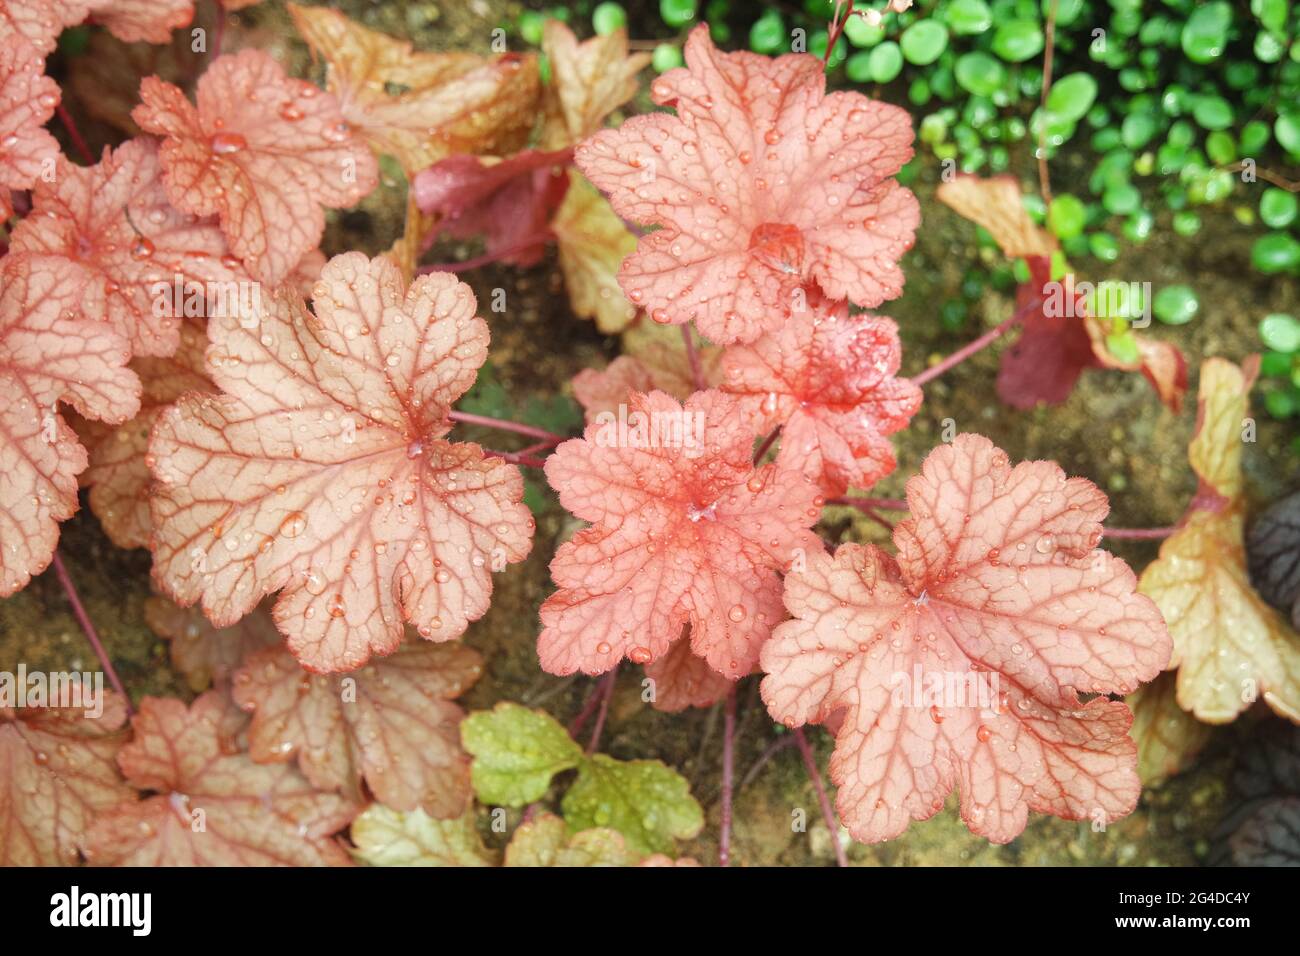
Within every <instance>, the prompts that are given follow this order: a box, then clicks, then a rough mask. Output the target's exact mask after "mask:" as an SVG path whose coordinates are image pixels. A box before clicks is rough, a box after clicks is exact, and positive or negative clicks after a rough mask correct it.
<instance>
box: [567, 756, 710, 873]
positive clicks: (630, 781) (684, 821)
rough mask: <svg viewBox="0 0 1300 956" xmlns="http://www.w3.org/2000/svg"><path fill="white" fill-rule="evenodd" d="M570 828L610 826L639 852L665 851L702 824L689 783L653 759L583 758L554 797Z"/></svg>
mask: <svg viewBox="0 0 1300 956" xmlns="http://www.w3.org/2000/svg"><path fill="white" fill-rule="evenodd" d="M560 808H561V809H562V810H563V811H564V821H565V823H566V824H568V827H569V829H570V830H573V831H582V830H587V829H590V828H592V827H610V828H612V829H614V830H617V831H618V832H619V833H621V834H622V835H623V839H624V840H626V841H627V845H628V847H629V848H630V849H631V850H633V851H635V852H639V853H671V852H673V851H674V849H675V848H676V843H675V840H689V839H690V838H691V837H693V836H695V835H696V834H697V833H699V832H700V830H701V829H702V828H703V827H704V812H703V811H702V810H701V809H700V805H699V804H698V803H696V802H695V798H694V797H692V796H691V788H690V784H688V783H687V782H686V778H684V777H683V776H682V775H681V774H679V773H678V772H677V771H675V770H673V769H672V768H671V767H668V766H666V765H665V764H663V763H662V762H661V761H658V760H626V761H624V760H615V759H614V758H612V757H607V756H605V755H604V754H594V755H593V756H591V757H588V758H587V759H586V760H585V761H584V762H583V764H582V766H581V767H579V768H578V779H577V780H575V781H574V782H573V786H571V787H570V788H569V789H568V791H567V792H566V793H565V794H564V799H563V800H561V801H560Z"/></svg>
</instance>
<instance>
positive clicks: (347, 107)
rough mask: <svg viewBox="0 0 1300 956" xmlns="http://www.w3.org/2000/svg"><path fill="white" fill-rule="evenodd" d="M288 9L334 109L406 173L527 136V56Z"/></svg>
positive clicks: (533, 75)
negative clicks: (463, 47)
mask: <svg viewBox="0 0 1300 956" xmlns="http://www.w3.org/2000/svg"><path fill="white" fill-rule="evenodd" d="M289 12H290V14H291V15H292V16H293V19H294V23H295V24H297V26H298V32H299V33H301V34H302V36H303V39H304V40H306V41H307V44H308V46H310V47H311V48H312V50H313V51H314V52H316V53H318V54H319V55H320V56H322V57H323V58H324V59H325V62H326V63H327V64H328V65H329V79H328V82H329V89H330V91H331V92H332V93H334V94H335V95H336V96H337V97H338V98H339V101H340V103H341V104H342V106H343V115H344V117H345V118H346V119H347V121H348V122H349V123H350V124H351V125H352V126H353V127H355V128H356V129H358V130H359V131H360V133H361V135H362V136H363V137H364V138H365V140H366V142H368V143H369V144H370V146H371V148H372V149H374V150H375V151H376V152H379V153H387V154H389V155H391V156H394V157H395V158H396V159H397V160H398V162H400V163H401V164H402V166H403V168H404V169H405V170H406V172H407V175H408V176H410V175H412V174H414V173H415V172H417V171H419V170H421V169H424V168H425V167H426V166H429V165H430V164H432V163H434V162H435V161H437V160H439V159H442V158H443V157H445V156H449V155H451V154H452V153H484V152H498V153H504V152H510V151H512V150H513V149H517V148H518V147H520V146H522V145H523V143H524V141H525V140H526V139H527V137H528V133H529V131H530V129H531V127H532V125H533V118H534V116H535V114H536V110H537V99H538V91H539V80H538V73H537V58H536V57H535V56H532V55H520V54H517V53H506V54H503V55H501V56H497V57H480V56H475V55H474V54H470V53H423V52H420V51H417V50H412V49H411V44H410V43H408V42H406V41H403V40H395V39H393V38H392V37H389V36H385V35H384V34H382V33H376V32H375V31H373V30H368V29H366V28H365V27H363V26H361V25H359V24H357V23H354V22H352V21H351V20H349V19H348V18H347V17H345V16H344V15H343V14H341V13H338V12H337V11H334V10H328V9H326V8H324V7H301V6H298V5H297V4H293V3H291V4H289ZM390 90H398V91H399V92H389V91H390Z"/></svg>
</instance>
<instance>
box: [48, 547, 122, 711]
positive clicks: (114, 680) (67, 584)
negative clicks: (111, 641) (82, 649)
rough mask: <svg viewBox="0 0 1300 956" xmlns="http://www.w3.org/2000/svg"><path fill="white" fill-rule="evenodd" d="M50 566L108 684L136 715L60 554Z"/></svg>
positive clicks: (56, 554) (55, 555)
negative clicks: (102, 669)
mask: <svg viewBox="0 0 1300 956" xmlns="http://www.w3.org/2000/svg"><path fill="white" fill-rule="evenodd" d="M50 566H51V567H52V568H54V574H55V575H56V576H57V577H58V579H59V584H61V585H62V586H63V593H64V594H65V595H67V598H68V603H69V604H71V605H72V615H73V617H75V618H76V619H77V623H78V624H80V625H81V630H82V631H83V632H84V633H85V635H86V640H88V641H89V642H90V646H91V647H92V648H93V649H94V651H95V656H96V657H98V658H99V663H100V665H101V666H102V667H103V668H104V673H105V674H107V675H108V682H109V683H110V684H112V685H113V690H115V691H117V692H118V693H119V694H121V695H122V699H123V700H124V701H126V712H127V713H128V714H134V713H135V708H134V707H132V706H131V698H130V697H129V696H128V695H127V693H126V688H125V687H124V686H123V685H122V679H121V678H120V677H118V676H117V671H116V670H114V669H113V662H112V661H111V660H110V659H109V657H108V652H107V651H106V650H104V645H103V643H102V642H101V641H100V640H99V632H98V631H96V630H95V623H94V622H93V621H92V620H91V619H90V615H89V614H87V613H86V608H85V605H83V604H82V603H81V597H80V595H78V594H77V588H76V585H74V584H73V583H72V578H71V577H70V576H69V575H68V569H67V568H65V567H64V566H63V559H62V558H60V557H59V553H58V552H57V551H56V552H54V557H53V559H52V560H51V561H50Z"/></svg>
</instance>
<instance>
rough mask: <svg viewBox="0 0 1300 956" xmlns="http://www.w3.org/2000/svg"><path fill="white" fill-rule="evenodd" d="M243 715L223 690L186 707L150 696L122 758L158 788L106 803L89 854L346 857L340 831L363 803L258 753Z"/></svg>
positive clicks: (117, 862)
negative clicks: (247, 739) (246, 743)
mask: <svg viewBox="0 0 1300 956" xmlns="http://www.w3.org/2000/svg"><path fill="white" fill-rule="evenodd" d="M241 724H242V721H241V720H240V719H239V715H238V712H237V711H235V710H234V709H233V705H232V704H231V703H230V702H229V701H228V700H227V699H226V698H225V696H224V695H223V694H222V693H221V692H219V691H208V692H207V693H206V694H203V695H202V696H200V697H199V698H198V699H197V700H195V701H194V703H193V704H191V705H190V707H189V708H188V709H187V708H186V706H185V704H183V703H182V702H181V701H179V700H173V699H163V698H156V697H146V698H145V699H144V700H143V701H142V702H141V704H140V711H139V713H137V714H136V716H135V717H134V718H133V719H132V728H133V729H134V731H135V735H134V738H133V739H132V741H131V743H129V744H127V745H126V746H125V747H123V748H122V749H121V751H120V752H119V753H118V756H117V760H118V764H119V765H120V766H121V768H122V771H123V773H124V774H125V775H126V778H127V780H128V781H130V783H131V784H133V785H134V786H136V787H138V788H139V789H141V790H144V791H152V792H153V795H152V796H145V797H143V799H140V800H136V801H129V802H126V803H121V804H119V805H118V806H116V807H115V808H113V809H112V810H109V811H107V812H102V813H100V814H99V815H98V816H97V818H96V819H95V821H94V824H93V825H92V826H91V828H90V831H89V833H88V834H87V837H86V844H85V854H86V859H87V860H88V861H89V862H91V863H93V864H97V865H100V866H343V865H346V864H347V863H348V856H347V853H346V852H344V850H343V849H342V848H341V847H340V846H339V844H338V843H337V842H336V841H335V840H334V839H333V836H332V835H333V834H334V833H336V832H337V831H339V830H341V829H343V828H344V827H346V826H347V825H348V823H349V821H350V820H351V819H352V816H353V814H354V813H355V807H353V806H352V805H351V804H350V803H348V802H347V801H346V800H344V799H343V798H341V797H339V796H336V795H334V794H329V793H322V792H321V791H320V790H318V789H316V788H315V787H313V786H312V785H311V784H310V783H309V782H308V781H307V780H306V779H305V778H304V777H303V776H302V775H301V774H299V773H298V772H297V771H296V770H295V769H293V768H292V767H290V766H288V765H285V764H273V765H264V764H257V763H254V762H253V761H252V760H251V759H249V757H248V755H247V754H246V753H244V752H242V750H241V749H240V747H239V744H238V734H239V731H240V729H241Z"/></svg>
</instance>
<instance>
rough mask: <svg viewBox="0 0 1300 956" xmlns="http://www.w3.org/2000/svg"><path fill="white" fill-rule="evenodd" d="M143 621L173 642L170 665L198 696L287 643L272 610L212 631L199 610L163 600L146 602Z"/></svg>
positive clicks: (258, 611) (249, 615) (249, 616)
mask: <svg viewBox="0 0 1300 956" xmlns="http://www.w3.org/2000/svg"><path fill="white" fill-rule="evenodd" d="M144 619H145V622H146V623H147V624H148V625H149V628H150V629H151V630H152V631H153V632H154V633H155V634H157V635H158V636H159V637H162V638H165V639H166V640H168V641H170V642H171V661H172V666H173V667H175V668H176V669H177V670H178V671H180V672H181V674H182V675H183V676H184V677H185V681H186V683H188V684H189V685H190V688H191V689H192V690H193V691H194V692H195V693H202V692H203V691H205V690H207V689H208V688H209V687H211V686H212V684H213V683H214V682H224V681H226V680H227V679H228V678H229V677H230V676H231V675H232V674H234V673H235V671H236V670H237V669H238V668H239V666H240V665H241V664H243V662H244V659H245V658H246V657H250V656H252V655H253V654H254V653H256V652H257V651H260V650H262V649H263V648H267V647H277V646H279V645H281V644H283V643H284V637H283V636H282V635H281V634H280V632H279V631H277V630H276V628H275V622H274V621H272V620H271V614H270V612H269V610H266V611H263V610H262V609H260V608H259V609H258V610H256V611H254V612H253V613H252V614H248V615H245V616H244V617H242V618H240V620H239V622H238V623H236V624H233V625H231V626H230V627H213V626H212V622H211V621H209V620H208V619H207V618H206V617H204V616H203V612H202V611H200V610H199V609H198V608H196V607H181V606H180V605H178V604H177V603H176V602H174V601H170V600H168V599H167V598H164V597H150V598H148V599H147V600H146V601H145V602H144Z"/></svg>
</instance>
